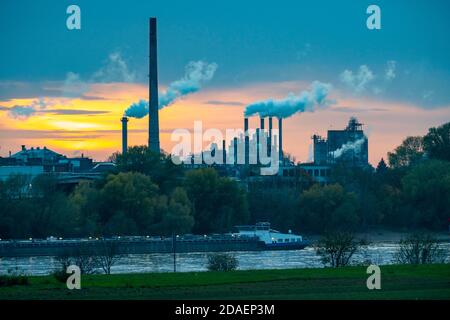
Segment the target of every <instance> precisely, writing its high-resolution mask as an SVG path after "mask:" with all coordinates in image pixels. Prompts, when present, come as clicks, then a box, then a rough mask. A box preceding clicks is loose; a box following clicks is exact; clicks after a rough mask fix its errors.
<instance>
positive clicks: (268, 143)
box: [267, 117, 272, 157]
mask: <svg viewBox="0 0 450 320" xmlns="http://www.w3.org/2000/svg"><path fill="white" fill-rule="evenodd" d="M267 150H268V152H267V154H268V155H269V157H271V156H272V117H269V138H268V142H267Z"/></svg>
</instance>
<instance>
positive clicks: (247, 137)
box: [244, 118, 250, 164]
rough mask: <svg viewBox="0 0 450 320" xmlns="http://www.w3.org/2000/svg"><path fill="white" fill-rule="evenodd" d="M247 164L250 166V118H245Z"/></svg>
mask: <svg viewBox="0 0 450 320" xmlns="http://www.w3.org/2000/svg"><path fill="white" fill-rule="evenodd" d="M244 139H245V140H244V142H245V164H249V162H250V161H249V158H250V156H249V155H250V145H249V136H248V118H244Z"/></svg>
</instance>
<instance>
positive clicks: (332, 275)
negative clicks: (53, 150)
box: [0, 264, 450, 299]
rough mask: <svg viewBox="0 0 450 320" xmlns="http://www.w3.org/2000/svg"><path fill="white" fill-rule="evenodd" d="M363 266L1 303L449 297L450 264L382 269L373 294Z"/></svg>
mask: <svg viewBox="0 0 450 320" xmlns="http://www.w3.org/2000/svg"><path fill="white" fill-rule="evenodd" d="M367 277H368V275H367V274H366V269H365V268H364V267H346V268H340V269H328V268H327V269H289V270H252V271H234V272H197V273H176V274H173V273H147V274H119V275H87V276H82V282H81V285H82V289H81V290H68V289H67V288H66V286H65V284H63V283H60V282H58V281H57V280H56V279H55V278H53V277H52V276H43V277H30V279H29V285H25V286H13V287H4V288H0V299H450V265H448V264H447V265H421V266H411V265H393V266H382V267H381V287H382V289H381V290H368V289H367V287H366V280H367Z"/></svg>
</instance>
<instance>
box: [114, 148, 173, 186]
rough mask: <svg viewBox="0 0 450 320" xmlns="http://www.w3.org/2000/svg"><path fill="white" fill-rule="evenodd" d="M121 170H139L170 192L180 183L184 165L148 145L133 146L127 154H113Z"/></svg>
mask: <svg viewBox="0 0 450 320" xmlns="http://www.w3.org/2000/svg"><path fill="white" fill-rule="evenodd" d="M111 157H112V159H115V162H116V165H117V170H118V171H119V172H139V173H142V174H144V175H147V176H149V177H150V178H151V179H152V181H153V182H154V183H156V184H157V185H158V186H159V188H160V190H161V191H162V192H163V193H165V194H168V193H170V191H172V190H173V188H175V187H176V186H178V185H179V178H180V177H181V176H182V167H181V166H179V165H175V164H174V163H173V162H172V159H171V158H170V156H168V155H166V154H164V153H156V152H153V151H152V150H150V149H149V148H148V147H147V146H133V147H130V148H128V150H127V152H126V153H125V154H115V155H112V156H111Z"/></svg>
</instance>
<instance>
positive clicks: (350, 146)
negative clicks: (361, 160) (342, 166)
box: [331, 137, 367, 159]
mask: <svg viewBox="0 0 450 320" xmlns="http://www.w3.org/2000/svg"><path fill="white" fill-rule="evenodd" d="M366 139H367V138H366V137H362V138H361V139H358V140H356V141H349V142H347V143H345V144H343V145H342V147H340V148H339V149H337V150H335V151H333V152H331V154H332V156H333V158H335V159H336V158H339V157H341V156H342V155H343V154H344V153H346V152H348V151H351V150H352V151H357V150H361V147H362V145H363V144H364V142H365V141H366Z"/></svg>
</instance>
